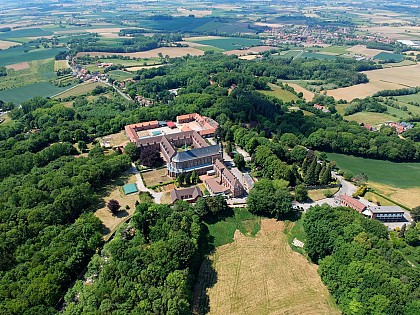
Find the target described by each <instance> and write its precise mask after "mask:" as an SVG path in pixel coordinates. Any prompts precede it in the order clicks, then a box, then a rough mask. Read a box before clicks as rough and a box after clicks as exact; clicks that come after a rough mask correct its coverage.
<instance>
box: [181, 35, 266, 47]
mask: <svg viewBox="0 0 420 315" xmlns="http://www.w3.org/2000/svg"><path fill="white" fill-rule="evenodd" d="M188 41H190V42H197V43H200V44H204V45H209V46H214V47H217V48H219V49H222V50H234V49H241V48H246V47H250V46H256V45H258V44H259V43H260V40H258V39H250V38H236V37H227V38H214V39H203V40H200V39H199V38H193V40H191V39H190V38H189V39H188Z"/></svg>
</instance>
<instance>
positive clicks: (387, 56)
mask: <svg viewBox="0 0 420 315" xmlns="http://www.w3.org/2000/svg"><path fill="white" fill-rule="evenodd" d="M373 59H376V60H385V61H389V60H390V61H393V62H400V61H402V60H403V59H404V55H400V54H393V53H389V52H384V51H383V52H380V53H379V54H377V55H376V56H375V57H373Z"/></svg>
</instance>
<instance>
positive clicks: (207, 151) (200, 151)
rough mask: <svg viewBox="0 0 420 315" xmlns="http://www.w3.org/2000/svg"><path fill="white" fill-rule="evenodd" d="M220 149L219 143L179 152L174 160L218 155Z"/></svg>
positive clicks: (183, 160)
mask: <svg viewBox="0 0 420 315" xmlns="http://www.w3.org/2000/svg"><path fill="white" fill-rule="evenodd" d="M219 151H220V147H219V145H218V144H215V145H210V146H208V147H203V148H197V149H192V150H188V151H183V152H178V153H177V154H176V155H175V156H174V157H173V158H172V161H173V162H185V161H189V160H193V159H198V158H201V157H205V156H209V155H216V154H218V153H219Z"/></svg>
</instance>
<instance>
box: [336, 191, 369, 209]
mask: <svg viewBox="0 0 420 315" xmlns="http://www.w3.org/2000/svg"><path fill="white" fill-rule="evenodd" d="M340 199H341V200H342V201H345V202H346V203H347V204H348V206H349V207H351V208H353V209H355V210H357V211H359V212H362V211H363V210H365V209H366V206H365V205H364V204H363V203H361V202H360V201H358V200H356V199H354V198H352V197H350V196H347V195H342V196H340Z"/></svg>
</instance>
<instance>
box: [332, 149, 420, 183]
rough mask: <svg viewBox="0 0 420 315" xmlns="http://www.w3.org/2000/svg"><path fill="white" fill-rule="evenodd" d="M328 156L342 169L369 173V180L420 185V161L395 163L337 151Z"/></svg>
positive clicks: (354, 172) (355, 172) (356, 172)
mask: <svg viewBox="0 0 420 315" xmlns="http://www.w3.org/2000/svg"><path fill="white" fill-rule="evenodd" d="M327 156H328V159H329V160H331V161H335V162H337V165H338V167H339V168H340V169H343V170H348V171H350V172H352V173H353V174H360V173H362V172H363V173H365V174H367V175H368V177H369V181H373V182H377V183H380V184H385V185H390V186H394V187H400V188H411V187H420V180H419V179H420V163H394V162H389V161H382V160H372V159H365V158H362V157H355V156H351V155H343V154H337V153H327Z"/></svg>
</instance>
